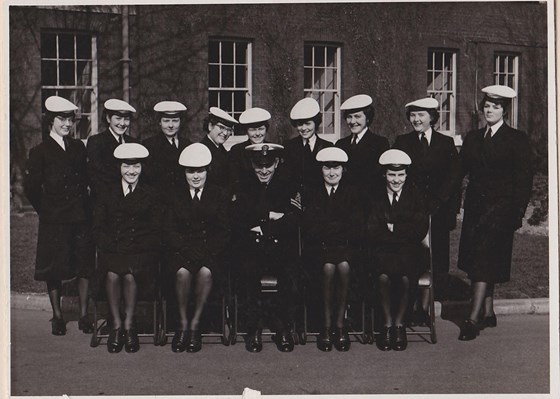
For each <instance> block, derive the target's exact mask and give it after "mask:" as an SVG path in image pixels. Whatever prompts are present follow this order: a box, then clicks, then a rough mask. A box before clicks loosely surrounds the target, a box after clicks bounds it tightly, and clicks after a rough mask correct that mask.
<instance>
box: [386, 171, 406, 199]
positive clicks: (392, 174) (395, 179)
mask: <svg viewBox="0 0 560 399" xmlns="http://www.w3.org/2000/svg"><path fill="white" fill-rule="evenodd" d="M385 181H386V184H387V188H388V189H389V190H390V191H392V192H395V193H396V192H399V191H400V190H401V189H402V187H403V185H404V182H405V181H406V169H401V170H390V169H387V171H386V172H385Z"/></svg>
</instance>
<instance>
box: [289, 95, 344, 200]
mask: <svg viewBox="0 0 560 399" xmlns="http://www.w3.org/2000/svg"><path fill="white" fill-rule="evenodd" d="M322 119H323V118H322V115H321V108H320V107H319V103H318V102H317V101H316V100H315V99H313V98H310V97H306V98H304V99H302V100H299V101H298V102H297V103H296V104H295V105H294V106H293V107H292V110H291V111H290V122H291V124H292V126H294V127H295V128H296V130H297V132H298V136H297V137H294V138H293V139H290V140H288V141H286V142H285V143H284V168H285V173H286V174H287V176H288V178H289V179H290V180H291V181H293V182H294V183H295V184H296V185H297V187H298V188H299V189H300V192H301V193H302V196H303V197H304V198H305V193H306V191H307V189H311V188H312V187H318V186H322V182H323V179H322V178H321V165H320V163H319V162H317V159H316V156H317V153H318V152H319V151H321V150H322V149H323V148H327V147H332V145H333V144H332V143H331V142H330V141H327V140H323V139H322V138H320V137H319V136H317V131H318V130H319V126H320V125H321V122H322ZM304 203H305V200H304Z"/></svg>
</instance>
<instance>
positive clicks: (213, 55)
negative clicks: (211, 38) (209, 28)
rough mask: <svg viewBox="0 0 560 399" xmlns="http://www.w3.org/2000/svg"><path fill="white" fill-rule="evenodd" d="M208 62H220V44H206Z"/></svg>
mask: <svg viewBox="0 0 560 399" xmlns="http://www.w3.org/2000/svg"><path fill="white" fill-rule="evenodd" d="M208 62H212V63H214V62H220V42H210V43H208Z"/></svg>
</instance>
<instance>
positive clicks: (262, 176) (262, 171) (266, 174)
mask: <svg viewBox="0 0 560 399" xmlns="http://www.w3.org/2000/svg"><path fill="white" fill-rule="evenodd" d="M278 162H279V159H278V158H276V159H275V160H274V162H272V163H268V164H264V165H263V164H261V163H259V164H257V163H255V162H252V164H253V170H254V171H255V175H256V176H257V179H259V182H261V183H263V184H268V183H270V180H272V176H274V172H276V168H277V167H278Z"/></svg>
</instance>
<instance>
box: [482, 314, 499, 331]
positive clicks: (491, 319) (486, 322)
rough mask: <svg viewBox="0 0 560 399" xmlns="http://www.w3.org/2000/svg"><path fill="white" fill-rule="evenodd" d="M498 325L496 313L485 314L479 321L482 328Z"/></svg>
mask: <svg viewBox="0 0 560 399" xmlns="http://www.w3.org/2000/svg"><path fill="white" fill-rule="evenodd" d="M497 325H498V320H496V315H495V314H493V315H492V316H487V317H485V318H484V319H482V321H481V322H480V325H479V328H480V329H481V330H484V329H485V328H486V327H491V328H493V327H496V326H497Z"/></svg>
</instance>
